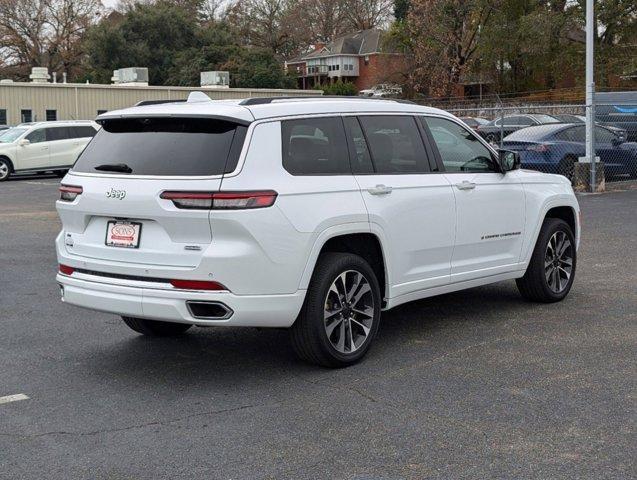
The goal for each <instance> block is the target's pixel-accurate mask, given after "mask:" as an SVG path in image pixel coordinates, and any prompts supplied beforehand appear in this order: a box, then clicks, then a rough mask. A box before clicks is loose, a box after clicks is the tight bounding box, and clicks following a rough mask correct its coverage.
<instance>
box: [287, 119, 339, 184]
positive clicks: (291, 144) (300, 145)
mask: <svg viewBox="0 0 637 480" xmlns="http://www.w3.org/2000/svg"><path fill="white" fill-rule="evenodd" d="M281 141H282V150H283V152H282V153H283V168H285V170H287V171H288V172H289V173H291V174H292V175H345V174H349V173H351V170H350V166H349V155H348V151H347V142H346V140H345V131H344V129H343V121H342V120H341V117H320V118H301V119H298V120H284V121H282V122H281Z"/></svg>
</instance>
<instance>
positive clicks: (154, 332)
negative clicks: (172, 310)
mask: <svg viewBox="0 0 637 480" xmlns="http://www.w3.org/2000/svg"><path fill="white" fill-rule="evenodd" d="M122 320H124V323H125V324H126V325H128V326H129V327H130V328H131V329H133V330H135V331H136V332H137V333H141V334H142V335H148V336H149V337H174V336H176V335H181V334H182V333H184V332H185V331H186V330H188V329H189V328H190V327H192V325H190V324H188V323H174V322H159V321H157V320H146V319H145V318H135V317H122Z"/></svg>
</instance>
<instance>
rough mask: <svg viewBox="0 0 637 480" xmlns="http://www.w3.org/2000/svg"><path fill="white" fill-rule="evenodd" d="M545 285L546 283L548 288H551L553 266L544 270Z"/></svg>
mask: <svg viewBox="0 0 637 480" xmlns="http://www.w3.org/2000/svg"><path fill="white" fill-rule="evenodd" d="M545 276H546V283H548V285H549V287H550V286H551V280H552V279H553V264H551V266H550V267H549V268H548V269H547V270H546V273H545Z"/></svg>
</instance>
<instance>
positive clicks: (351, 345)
mask: <svg viewBox="0 0 637 480" xmlns="http://www.w3.org/2000/svg"><path fill="white" fill-rule="evenodd" d="M347 333H348V337H349V351H350V353H351V352H353V351H354V350H356V345H355V344H354V335H353V333H352V322H351V321H350V320H349V319H348V320H347Z"/></svg>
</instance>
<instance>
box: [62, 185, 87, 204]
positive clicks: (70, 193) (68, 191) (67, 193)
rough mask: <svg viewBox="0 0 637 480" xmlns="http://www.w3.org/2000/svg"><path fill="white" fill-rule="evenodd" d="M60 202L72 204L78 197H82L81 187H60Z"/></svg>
mask: <svg viewBox="0 0 637 480" xmlns="http://www.w3.org/2000/svg"><path fill="white" fill-rule="evenodd" d="M59 190H60V200H64V201H65V202H72V201H73V200H75V199H76V198H77V196H78V195H82V191H83V190H82V187H77V186H75V185H60V189H59Z"/></svg>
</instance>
